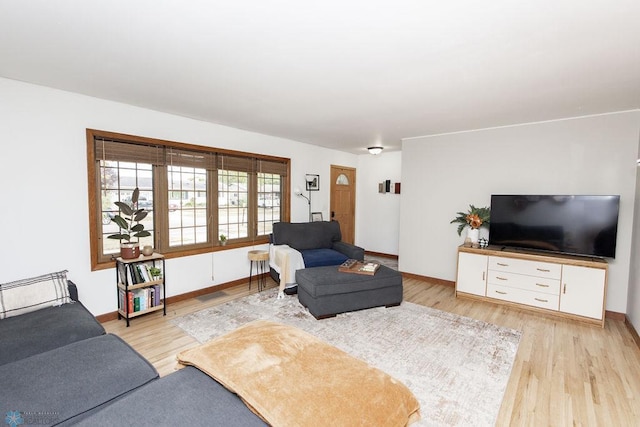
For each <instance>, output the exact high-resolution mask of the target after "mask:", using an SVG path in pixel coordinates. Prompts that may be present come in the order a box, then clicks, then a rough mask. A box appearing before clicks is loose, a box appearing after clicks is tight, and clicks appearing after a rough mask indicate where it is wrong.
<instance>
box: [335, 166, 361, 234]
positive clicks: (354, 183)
mask: <svg viewBox="0 0 640 427" xmlns="http://www.w3.org/2000/svg"><path fill="white" fill-rule="evenodd" d="M338 169H339V170H345V169H346V170H349V171H352V172H353V182H352V183H350V184H349V185H350V186H351V187H352V189H353V191H352V196H351V197H352V198H351V205H352V208H353V224H352V225H353V226H352V232H353V236H351V237H352V239H351V240H352V241H353V242H355V238H356V182H357V170H356V168H354V167H351V166H341V165H334V164H331V165H330V169H329V179H330V180H331V182H330V185H329V220H330V221H331V220H333V215H332V213H333V212H334V205H333V203H334V198H333V193H334V189H335V186H336V183H335V179H334V178H333V171H334V170H338Z"/></svg>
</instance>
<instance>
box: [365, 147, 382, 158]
mask: <svg viewBox="0 0 640 427" xmlns="http://www.w3.org/2000/svg"><path fill="white" fill-rule="evenodd" d="M367 150H369V154H373V155H374V156H376V155H378V154H380V153H382V150H384V147H369V148H367Z"/></svg>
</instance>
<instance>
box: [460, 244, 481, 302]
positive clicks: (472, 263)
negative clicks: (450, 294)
mask: <svg viewBox="0 0 640 427" xmlns="http://www.w3.org/2000/svg"><path fill="white" fill-rule="evenodd" d="M487 259H488V257H487V256H486V255H478V254H472V253H468V252H460V253H459V254H458V277H457V280H456V293H458V292H465V293H468V294H473V295H480V296H485V295H486V288H487Z"/></svg>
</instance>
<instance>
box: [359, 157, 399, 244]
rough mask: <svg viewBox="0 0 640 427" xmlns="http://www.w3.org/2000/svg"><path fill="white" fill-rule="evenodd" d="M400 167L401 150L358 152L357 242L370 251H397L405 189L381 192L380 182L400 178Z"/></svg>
mask: <svg viewBox="0 0 640 427" xmlns="http://www.w3.org/2000/svg"><path fill="white" fill-rule="evenodd" d="M401 169H402V152H400V151H396V152H382V154H379V155H377V156H372V155H371V154H363V155H360V156H358V171H357V177H356V181H357V183H356V244H357V245H358V246H361V247H363V248H364V249H365V250H367V251H373V252H379V253H384V254H389V255H397V254H398V243H399V239H398V235H399V229H400V198H401V197H402V190H401V192H400V194H393V193H386V194H381V193H379V192H378V183H380V182H384V181H385V180H387V179H389V180H391V182H392V183H395V182H400V178H401ZM401 184H402V183H401ZM402 185H404V184H402Z"/></svg>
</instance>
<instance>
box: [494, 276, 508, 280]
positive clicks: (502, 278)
mask: <svg viewBox="0 0 640 427" xmlns="http://www.w3.org/2000/svg"><path fill="white" fill-rule="evenodd" d="M496 279H498V280H509V279H507V278H506V277H500V276H496Z"/></svg>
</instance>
